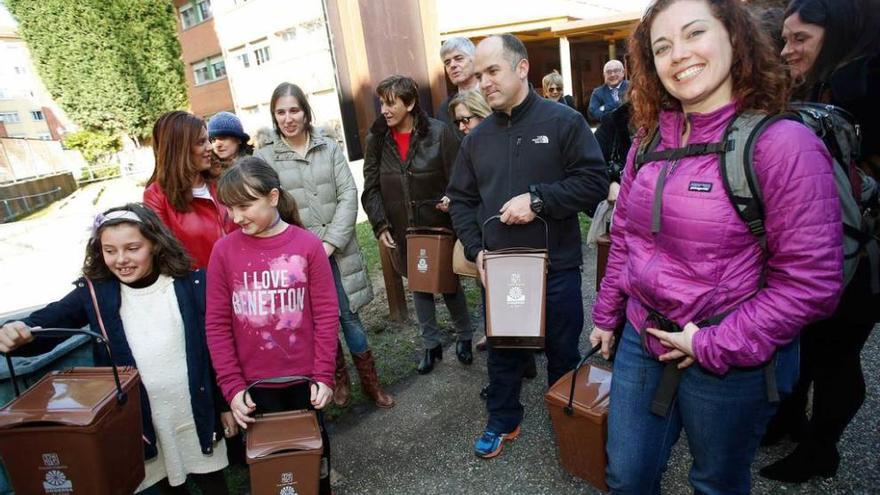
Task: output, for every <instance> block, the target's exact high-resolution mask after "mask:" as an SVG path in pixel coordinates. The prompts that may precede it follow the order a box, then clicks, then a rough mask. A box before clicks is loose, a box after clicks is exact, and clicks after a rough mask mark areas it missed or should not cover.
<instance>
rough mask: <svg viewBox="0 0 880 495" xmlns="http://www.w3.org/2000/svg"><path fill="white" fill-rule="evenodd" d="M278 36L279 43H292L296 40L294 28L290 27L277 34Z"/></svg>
mask: <svg viewBox="0 0 880 495" xmlns="http://www.w3.org/2000/svg"><path fill="white" fill-rule="evenodd" d="M278 36H280V37H281V41H293V40H295V39H296V28H295V27H292V28H289V29H285V30H284V31H281V32H280V33H278Z"/></svg>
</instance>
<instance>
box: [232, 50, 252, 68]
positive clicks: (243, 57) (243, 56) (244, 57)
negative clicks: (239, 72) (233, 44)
mask: <svg viewBox="0 0 880 495" xmlns="http://www.w3.org/2000/svg"><path fill="white" fill-rule="evenodd" d="M235 59H236V60H238V63H239V65H241V68H242V69H247V68H248V67H250V66H251V61H250V58H248V53H247V52H244V53H239V54H238V55H236V56H235Z"/></svg>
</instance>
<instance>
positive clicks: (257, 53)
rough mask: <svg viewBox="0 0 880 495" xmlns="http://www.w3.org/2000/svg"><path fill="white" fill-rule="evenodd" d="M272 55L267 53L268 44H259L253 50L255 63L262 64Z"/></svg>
mask: <svg viewBox="0 0 880 495" xmlns="http://www.w3.org/2000/svg"><path fill="white" fill-rule="evenodd" d="M271 58H272V57H271V56H270V55H269V46H268V45H266V46H261V47H260V48H257V49H256V50H254V59H255V60H256V61H257V65H263V64H265V63H266V62H268V61H269V60H270V59H271Z"/></svg>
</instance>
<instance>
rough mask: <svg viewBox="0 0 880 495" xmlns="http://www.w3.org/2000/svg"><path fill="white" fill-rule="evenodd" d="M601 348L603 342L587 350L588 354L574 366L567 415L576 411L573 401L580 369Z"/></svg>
mask: <svg viewBox="0 0 880 495" xmlns="http://www.w3.org/2000/svg"><path fill="white" fill-rule="evenodd" d="M600 349H602V344H596V347H593V348H592V349H590V351H589V352H587V355H586V356H584V357H583V358H581V361H580V362H579V363H578V364H577V366H575V368H574V374H572V375H571V391H570V392H569V394H568V405H566V406H565V414H566V415H567V416H571V415H572V414H573V413H574V408H572V406H571V403H572V402H573V401H574V386H575V384H576V383H577V376H578V371H580V369H581V367H582V366H583V365H585V364H586V363H587V359H590V357H592V356H593V354H596V353H597V352H599V350H600Z"/></svg>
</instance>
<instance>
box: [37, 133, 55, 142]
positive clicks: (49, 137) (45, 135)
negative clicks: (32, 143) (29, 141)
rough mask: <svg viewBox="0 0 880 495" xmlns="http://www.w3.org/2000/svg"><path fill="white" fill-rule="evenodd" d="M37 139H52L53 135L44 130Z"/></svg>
mask: <svg viewBox="0 0 880 495" xmlns="http://www.w3.org/2000/svg"><path fill="white" fill-rule="evenodd" d="M37 139H42V140H43V141H51V140H52V135H51V134H49V133H48V132H44V133H42V134H38V135H37Z"/></svg>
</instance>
